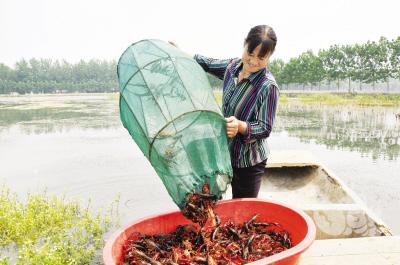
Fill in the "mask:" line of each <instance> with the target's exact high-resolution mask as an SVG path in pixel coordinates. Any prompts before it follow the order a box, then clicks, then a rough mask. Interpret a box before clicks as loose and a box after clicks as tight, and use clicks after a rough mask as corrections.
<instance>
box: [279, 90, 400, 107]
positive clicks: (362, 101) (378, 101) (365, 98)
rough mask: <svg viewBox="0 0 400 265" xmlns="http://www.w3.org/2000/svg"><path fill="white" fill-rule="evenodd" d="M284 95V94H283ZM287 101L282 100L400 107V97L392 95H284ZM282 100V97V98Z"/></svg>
mask: <svg viewBox="0 0 400 265" xmlns="http://www.w3.org/2000/svg"><path fill="white" fill-rule="evenodd" d="M281 95H282V94H281ZM284 95H285V96H286V101H284V100H280V102H281V103H288V102H291V101H293V100H299V101H301V102H302V103H308V104H326V105H345V104H350V105H359V106H385V107H389V106H400V95H398V94H397V95H394V94H393V95H392V94H388V95H385V94H379V95H375V94H362V95H359V94H332V93H315V94H284ZM281 99H282V96H281Z"/></svg>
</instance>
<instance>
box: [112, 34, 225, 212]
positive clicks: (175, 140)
mask: <svg viewBox="0 0 400 265" xmlns="http://www.w3.org/2000/svg"><path fill="white" fill-rule="evenodd" d="M117 72H118V81H119V87H120V101H119V104H120V116H121V120H122V123H123V125H124V127H125V128H126V129H127V130H128V131H129V133H130V135H131V136H132V138H133V140H134V141H135V142H136V144H137V145H138V146H139V148H140V150H141V151H142V152H143V154H144V155H145V156H146V157H147V159H148V160H149V161H150V163H151V165H152V166H153V168H154V169H155V171H156V172H157V175H158V176H159V177H160V179H161V180H162V182H163V184H164V186H165V187H166V189H167V190H168V193H169V195H170V196H171V197H172V199H173V200H174V202H175V203H176V204H177V205H178V206H179V207H180V208H181V209H182V208H183V206H184V205H185V199H186V196H187V194H188V193H190V192H201V190H202V186H203V184H205V183H208V184H209V186H210V193H212V194H214V195H216V196H217V197H218V198H220V197H221V195H222V193H223V192H225V190H226V188H227V185H228V184H229V183H230V181H231V179H232V167H231V162H230V161H231V160H230V155H229V150H228V139H227V136H226V128H225V124H226V123H225V120H224V117H223V115H222V113H221V110H220V108H219V106H218V104H217V101H216V99H215V97H214V95H213V91H212V89H211V86H210V83H209V81H208V79H207V76H206V73H205V72H204V71H203V69H202V68H201V67H200V65H198V64H197V62H196V61H195V60H193V59H192V58H191V57H189V56H188V55H186V54H185V53H183V52H182V51H180V50H179V49H177V48H176V47H174V46H172V45H171V44H169V43H166V42H163V41H160V40H142V41H139V42H136V43H134V44H132V45H131V46H129V47H128V48H127V49H126V50H125V52H124V53H123V54H122V55H121V58H120V59H119V62H118V68H117Z"/></svg>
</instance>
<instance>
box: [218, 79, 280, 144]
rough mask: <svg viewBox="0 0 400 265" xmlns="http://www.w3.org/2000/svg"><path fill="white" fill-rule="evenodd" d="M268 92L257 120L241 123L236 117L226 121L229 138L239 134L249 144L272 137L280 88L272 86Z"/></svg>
mask: <svg viewBox="0 0 400 265" xmlns="http://www.w3.org/2000/svg"><path fill="white" fill-rule="evenodd" d="M266 91H267V92H266V95H265V96H263V97H262V98H261V100H260V103H259V107H258V108H259V109H258V115H257V119H256V120H254V121H241V120H238V119H237V118H236V117H234V116H231V117H228V118H226V119H225V120H226V122H227V124H226V129H227V134H228V137H230V138H233V137H235V136H236V134H238V133H239V135H240V138H241V139H242V141H243V142H244V143H245V144H247V143H249V142H251V141H254V140H256V139H262V138H267V137H268V136H269V135H270V133H271V131H272V125H273V123H274V118H275V113H276V108H277V104H278V98H279V88H278V87H277V86H276V85H274V84H271V85H270V88H269V89H267V90H266Z"/></svg>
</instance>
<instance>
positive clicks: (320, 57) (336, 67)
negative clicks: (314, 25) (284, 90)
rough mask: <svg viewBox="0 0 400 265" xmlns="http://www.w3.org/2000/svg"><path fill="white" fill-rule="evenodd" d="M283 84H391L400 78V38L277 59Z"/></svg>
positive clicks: (274, 63) (274, 69)
mask: <svg viewBox="0 0 400 265" xmlns="http://www.w3.org/2000/svg"><path fill="white" fill-rule="evenodd" d="M268 67H269V69H270V70H271V72H272V73H273V74H274V76H275V78H276V80H277V82H278V83H279V84H280V85H282V86H283V85H286V84H297V85H298V86H299V87H302V86H305V85H317V86H318V85H320V84H321V82H323V81H328V82H332V83H333V86H335V83H336V84H337V86H338V88H339V81H349V82H348V84H349V87H348V91H349V92H351V91H352V89H353V90H354V87H353V88H352V87H350V84H351V82H350V81H356V82H358V83H359V84H360V88H362V87H361V84H363V83H366V84H372V85H373V86H375V83H377V82H387V86H388V88H389V79H390V78H393V79H400V37H397V39H393V40H388V39H386V38H384V37H381V38H380V39H379V41H377V42H375V41H368V42H367V43H364V44H355V45H341V46H340V45H333V46H331V47H330V48H329V49H327V50H319V52H318V54H317V55H315V54H314V53H313V52H312V51H311V50H309V51H307V52H304V53H302V54H300V56H298V57H296V58H291V59H290V60H289V62H287V63H284V62H283V60H280V59H276V60H273V61H272V62H271V63H270V64H269V66H268Z"/></svg>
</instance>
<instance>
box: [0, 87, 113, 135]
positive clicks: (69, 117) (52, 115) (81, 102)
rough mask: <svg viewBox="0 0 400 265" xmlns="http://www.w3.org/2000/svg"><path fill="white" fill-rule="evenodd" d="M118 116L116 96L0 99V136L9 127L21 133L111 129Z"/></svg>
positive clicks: (38, 96)
mask: <svg viewBox="0 0 400 265" xmlns="http://www.w3.org/2000/svg"><path fill="white" fill-rule="evenodd" d="M118 115H119V114H118V101H117V95H110V94H108V95H107V94H106V95H104V94H100V95H89V96H88V95H55V96H48V95H46V96H42V95H34V96H18V97H7V96H1V97H0V133H7V132H9V131H10V130H11V128H13V127H17V128H18V131H20V132H21V133H23V134H46V133H54V132H67V131H69V130H71V129H74V128H79V129H103V128H114V127H118V126H120V122H119V117H118Z"/></svg>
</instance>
